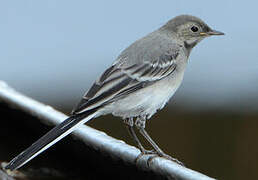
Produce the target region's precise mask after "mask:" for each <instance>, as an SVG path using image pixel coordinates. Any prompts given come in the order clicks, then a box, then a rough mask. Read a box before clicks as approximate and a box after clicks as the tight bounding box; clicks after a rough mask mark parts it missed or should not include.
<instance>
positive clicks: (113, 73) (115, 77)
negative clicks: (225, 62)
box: [72, 51, 178, 114]
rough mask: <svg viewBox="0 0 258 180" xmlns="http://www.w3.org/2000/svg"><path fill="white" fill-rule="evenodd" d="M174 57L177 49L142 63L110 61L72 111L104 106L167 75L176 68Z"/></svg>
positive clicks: (83, 110)
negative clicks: (112, 62)
mask: <svg viewBox="0 0 258 180" xmlns="http://www.w3.org/2000/svg"><path fill="white" fill-rule="evenodd" d="M177 57H178V51H174V52H173V53H167V54H163V55H161V56H158V57H157V58H156V60H153V61H144V62H142V63H141V64H139V63H137V64H133V65H129V66H127V65H124V64H123V65H121V64H120V65H118V64H119V63H116V64H113V65H112V66H111V67H110V68H108V69H107V70H106V71H105V72H104V73H103V74H102V75H101V77H100V78H99V79H98V80H96V82H95V83H94V84H93V86H92V87H91V88H90V89H89V91H88V92H87V93H86V94H85V95H84V96H83V98H82V100H81V102H80V103H79V104H78V105H77V106H76V108H75V109H74V110H73V112H72V113H73V114H77V113H82V112H85V111H88V110H91V109H93V108H98V107H101V106H104V105H106V104H108V103H111V102H113V101H114V100H117V99H119V98H123V97H124V96H126V95H128V94H130V93H133V92H135V91H137V90H139V89H141V88H143V87H146V86H149V85H151V84H153V83H154V82H156V81H158V80H161V79H163V78H165V77H167V76H168V75H170V74H171V73H173V72H174V71H175V69H176V63H175V61H176V59H177Z"/></svg>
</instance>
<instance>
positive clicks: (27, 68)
mask: <svg viewBox="0 0 258 180" xmlns="http://www.w3.org/2000/svg"><path fill="white" fill-rule="evenodd" d="M257 7H258V1H254V0H253V1H250V0H249V1H248V0H246V1H233V0H223V1H222V0H216V1H198V0H196V1H186V0H180V1H172V0H164V1H149V0H142V1H137V0H130V1H118V0H117V1H114V0H113V1H112V0H109V1H99V0H96V1H83V0H77V1H68V0H67V1H65V0H62V1H61V0H59V1H57V0H48V1H47V0H44V1H32V0H31V1H25V0H24V1H17V0H16V1H15V0H13V1H1V2H0V49H1V51H0V52H1V53H0V67H1V71H0V79H1V80H4V81H6V82H7V83H8V84H10V85H12V86H13V87H15V88H16V89H18V90H20V91H22V92H23V93H25V94H27V95H29V96H32V97H34V98H36V99H38V100H40V101H43V102H45V103H48V104H51V105H54V106H55V107H61V106H62V105H63V104H69V105H68V106H69V107H71V108H72V106H73V105H74V104H75V103H76V102H77V101H78V100H79V99H80V98H81V96H82V95H83V93H84V91H86V90H87V89H88V88H89V86H90V85H91V84H92V82H93V81H94V80H95V79H96V77H97V76H99V75H100V73H101V72H103V71H104V70H105V68H107V67H108V66H109V65H110V64H111V63H112V62H113V61H114V60H115V58H116V57H117V56H118V54H119V53H120V52H121V51H122V50H123V49H124V48H126V47H127V46H128V45H130V44H131V43H132V42H134V41H135V40H137V39H138V38H140V37H142V36H144V35H146V34H147V33H149V32H152V31H153V30H155V29H157V28H159V27H160V26H162V25H163V24H164V23H166V21H168V20H169V19H171V18H173V17H174V16H177V15H179V14H192V15H195V16H198V17H200V18H201V19H203V20H204V21H206V22H207V24H209V25H210V26H211V27H212V28H214V29H216V30H219V31H223V32H225V33H226V36H220V37H211V38H209V39H206V40H204V41H203V42H201V43H200V44H199V45H198V46H197V47H196V48H195V49H194V50H193V52H192V54H191V56H190V63H189V66H188V69H187V72H186V74H185V79H184V82H183V84H182V86H181V88H180V89H179V91H178V92H177V93H176V95H175V97H174V103H176V104H177V105H178V106H181V105H182V106H184V107H190V108H195V109H199V108H200V107H207V108H212V109H214V108H228V109H233V110H237V111H238V110H242V111H248V110H252V111H258V23H257V18H258V13H257ZM171 102H172V103H173V101H171Z"/></svg>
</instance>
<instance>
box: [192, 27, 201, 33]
mask: <svg viewBox="0 0 258 180" xmlns="http://www.w3.org/2000/svg"><path fill="white" fill-rule="evenodd" d="M198 30H199V29H198V27H196V26H192V27H191V31H193V32H197V31H198Z"/></svg>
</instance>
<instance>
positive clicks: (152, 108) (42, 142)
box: [5, 15, 224, 170]
mask: <svg viewBox="0 0 258 180" xmlns="http://www.w3.org/2000/svg"><path fill="white" fill-rule="evenodd" d="M223 34H224V33H222V32H219V31H215V30H213V29H211V28H210V27H209V26H208V25H207V24H206V23H205V22H203V21H202V20H201V19H199V18H197V17H194V16H190V15H181V16H177V17H175V18H173V19H171V20H170V21H168V22H167V23H166V24H165V25H163V26H162V27H160V28H159V29H157V30H155V31H154V32H152V33H150V34H148V35H147V36H145V37H143V38H141V39H139V40H137V41H135V42H134V43H133V44H131V45H130V46H129V47H128V48H126V49H125V50H124V51H123V52H122V53H121V54H120V55H119V56H118V58H117V59H116V60H115V61H114V62H113V64H112V65H111V66H110V67H109V68H108V69H107V70H106V71H104V73H103V74H102V75H101V76H100V77H99V78H98V79H97V80H96V81H95V83H94V84H93V85H92V87H91V88H90V89H89V90H88V91H87V92H86V94H85V95H84V96H83V98H82V100H81V101H80V102H79V104H78V105H77V106H76V107H75V108H74V110H73V111H72V113H71V116H70V117H69V118H68V119H66V120H64V121H63V122H62V123H61V124H59V125H57V126H56V127H54V128H53V129H52V130H50V131H49V132H48V133H47V134H45V135H44V136H43V137H41V138H40V139H39V140H37V141H36V142H35V143H34V144H32V145H31V146H30V147H29V148H27V149H26V150H25V151H23V152H22V153H21V154H19V155H18V156H17V157H15V158H14V159H13V160H11V161H10V162H9V163H8V165H7V166H6V167H5V168H6V169H10V170H14V169H17V168H20V167H21V166H23V165H24V164H25V163H27V162H28V161H30V160H31V159H33V158H34V157H36V156H37V155H38V154H40V153H41V152H43V151H44V150H46V149H47V148H49V147H50V146H52V145H53V144H55V143H56V142H58V141H59V140H60V139H62V138H63V137H65V136H66V135H68V134H69V133H71V132H72V131H73V130H74V129H76V128H77V127H78V126H80V125H81V124H84V123H86V122H87V121H89V120H91V119H93V118H96V117H98V116H101V115H105V114H113V115H114V116H119V117H121V118H122V119H123V122H124V123H125V124H126V125H127V128H128V130H129V133H130V134H131V136H132V138H133V139H134V141H135V143H136V145H137V146H138V147H139V149H140V150H141V153H142V155H144V154H156V155H157V156H160V157H164V158H167V159H170V160H173V161H176V162H179V161H177V160H176V159H174V158H172V157H171V156H169V155H167V154H165V153H164V152H163V151H162V150H161V149H160V148H159V147H158V145H157V144H156V143H155V142H154V141H153V140H152V139H151V137H150V136H149V135H148V133H147V132H146V131H145V124H146V121H147V120H148V119H150V118H151V116H152V115H153V114H155V113H156V112H157V110H159V109H162V108H163V107H164V106H165V104H166V103H167V102H168V100H169V99H170V98H171V97H172V96H173V95H174V93H175V92H176V90H177V89H178V87H179V86H180V84H181V82H182V80H183V76H184V71H185V68H186V65H187V62H188V57H189V55H190V52H191V50H192V49H193V47H194V46H196V45H197V44H198V43H199V42H200V41H201V40H203V39H204V38H206V37H210V36H213V35H223ZM135 127H136V128H135ZM135 129H137V130H139V132H140V133H141V134H142V135H143V136H144V137H145V139H146V140H147V141H148V142H149V143H150V145H151V146H152V147H153V149H152V150H146V149H145V148H144V147H143V145H142V144H141V141H140V140H139V139H138V137H137V135H136V133H135Z"/></svg>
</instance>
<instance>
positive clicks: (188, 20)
mask: <svg viewBox="0 0 258 180" xmlns="http://www.w3.org/2000/svg"><path fill="white" fill-rule="evenodd" d="M162 28H163V29H165V30H167V31H168V32H169V33H173V34H175V35H176V36H177V37H178V38H179V40H180V41H182V42H183V43H184V45H185V46H186V47H188V48H193V47H194V46H195V45H196V44H197V43H198V42H200V41H201V40H202V39H204V38H206V37H209V36H212V35H224V33H222V32H219V31H216V30H213V29H211V28H210V27H209V26H208V25H207V24H206V23H205V22H203V21H202V20H201V19H199V18H197V17H194V16H190V15H181V16H177V17H175V18H173V19H171V20H170V21H168V22H167V24H165V25H164V26H163V27H162Z"/></svg>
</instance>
